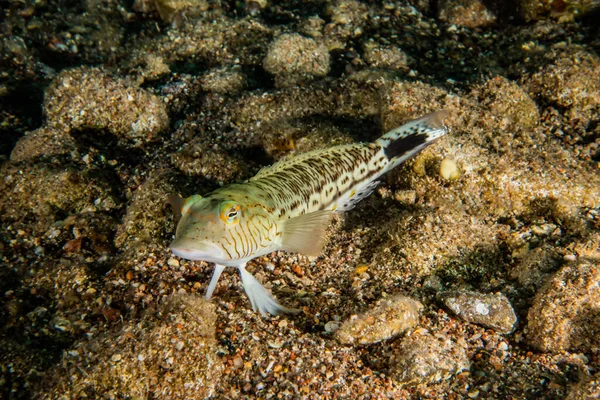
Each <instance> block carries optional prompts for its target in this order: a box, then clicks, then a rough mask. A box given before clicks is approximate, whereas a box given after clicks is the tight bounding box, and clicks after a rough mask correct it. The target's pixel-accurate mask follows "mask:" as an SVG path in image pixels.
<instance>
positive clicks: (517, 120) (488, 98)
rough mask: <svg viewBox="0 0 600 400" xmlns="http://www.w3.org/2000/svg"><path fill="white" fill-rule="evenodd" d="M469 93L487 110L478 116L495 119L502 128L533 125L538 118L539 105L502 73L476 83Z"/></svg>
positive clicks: (536, 122)
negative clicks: (478, 83)
mask: <svg viewBox="0 0 600 400" xmlns="http://www.w3.org/2000/svg"><path fill="white" fill-rule="evenodd" d="M471 96H472V97H474V98H475V99H476V101H477V105H478V106H479V107H480V108H481V110H482V111H486V114H483V115H481V117H482V118H485V119H488V120H490V121H494V123H495V125H496V126H497V129H498V130H499V131H501V132H506V131H512V130H516V129H533V128H535V126H536V125H537V124H538V121H539V119H540V113H539V111H538V108H537V106H536V104H535V102H534V101H533V99H532V98H531V97H530V96H529V95H528V94H527V92H526V91H525V90H523V89H522V88H521V87H520V86H519V85H518V84H517V83H516V82H514V81H510V80H508V79H506V78H504V77H502V76H495V77H493V78H489V79H487V80H486V81H485V82H484V83H482V84H480V85H477V86H476V87H475V88H474V89H473V90H472V91H471ZM488 113H489V114H488Z"/></svg>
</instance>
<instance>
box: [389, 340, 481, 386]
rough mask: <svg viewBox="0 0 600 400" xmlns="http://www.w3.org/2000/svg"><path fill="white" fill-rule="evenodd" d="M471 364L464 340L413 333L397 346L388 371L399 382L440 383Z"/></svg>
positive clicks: (466, 368)
mask: <svg viewBox="0 0 600 400" xmlns="http://www.w3.org/2000/svg"><path fill="white" fill-rule="evenodd" d="M470 367H471V365H470V363H469V358H468V357H467V352H466V343H465V342H464V340H459V341H456V342H455V341H454V340H453V339H451V338H450V337H449V336H446V335H444V334H438V335H435V336H434V335H432V334H430V333H427V332H415V333H413V334H412V335H410V336H407V337H406V338H404V339H403V340H402V342H401V343H400V346H399V347H398V348H397V349H396V351H395V353H394V355H393V357H392V360H391V366H390V370H391V371H390V372H391V374H392V375H393V377H394V379H395V380H396V381H398V382H399V383H403V384H418V383H424V382H425V383H430V382H439V381H441V380H444V379H448V378H450V377H452V376H453V375H454V374H456V373H458V372H460V371H464V370H468V369H469V368H470Z"/></svg>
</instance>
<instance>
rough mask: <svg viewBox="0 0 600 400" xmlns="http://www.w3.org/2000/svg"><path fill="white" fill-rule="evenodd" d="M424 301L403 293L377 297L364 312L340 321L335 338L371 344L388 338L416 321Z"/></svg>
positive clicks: (396, 334)
mask: <svg viewBox="0 0 600 400" xmlns="http://www.w3.org/2000/svg"><path fill="white" fill-rule="evenodd" d="M422 309H423V305H422V304H421V303H420V302H418V301H417V300H413V299H411V298H410V297H406V296H402V295H399V296H394V297H391V298H386V299H382V300H379V301H378V302H377V303H376V304H375V306H373V308H371V309H370V310H368V311H367V312H365V313H363V314H361V315H358V316H353V317H351V318H350V319H349V320H347V321H346V322H344V323H343V324H342V326H341V327H340V329H339V330H338V331H337V332H336V338H337V340H338V341H339V342H340V343H343V344H371V343H377V342H380V341H382V340H387V339H391V338H393V337H395V336H398V335H400V334H402V333H404V332H406V331H407V330H408V329H411V328H413V327H415V326H416V325H417V323H418V322H419V314H420V313H421V310H422Z"/></svg>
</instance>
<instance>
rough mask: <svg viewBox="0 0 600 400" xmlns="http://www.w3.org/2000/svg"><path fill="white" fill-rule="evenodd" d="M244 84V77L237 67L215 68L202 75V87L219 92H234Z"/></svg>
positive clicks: (242, 87)
mask: <svg viewBox="0 0 600 400" xmlns="http://www.w3.org/2000/svg"><path fill="white" fill-rule="evenodd" d="M245 86H246V77H245V76H244V74H243V73H242V71H241V70H240V69H239V68H234V69H232V68H215V69H211V70H209V71H208V72H206V73H205V74H204V75H203V76H202V89H203V90H205V91H207V92H213V93H219V94H235V93H238V92H240V91H241V90H243V89H244V87H245Z"/></svg>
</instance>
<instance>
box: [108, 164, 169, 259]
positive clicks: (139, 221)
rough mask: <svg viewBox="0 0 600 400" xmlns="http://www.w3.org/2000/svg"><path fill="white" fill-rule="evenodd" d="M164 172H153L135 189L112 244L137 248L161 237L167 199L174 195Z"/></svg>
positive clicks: (165, 222) (165, 216) (163, 235)
mask: <svg viewBox="0 0 600 400" xmlns="http://www.w3.org/2000/svg"><path fill="white" fill-rule="evenodd" d="M176 194H177V193H176V191H175V189H174V187H173V186H172V185H171V183H170V182H169V179H168V175H167V174H166V173H165V172H164V171H160V170H158V171H155V172H154V173H152V174H151V175H150V176H149V177H148V178H147V179H146V181H145V182H144V183H143V184H142V185H140V187H139V188H138V189H137V190H136V191H135V193H134V195H133V198H132V199H131V202H130V203H129V206H128V207H127V211H126V214H125V218H124V220H123V223H122V224H121V225H120V226H119V228H118V229H117V233H116V235H115V244H116V245H117V247H119V248H120V249H139V248H143V247H145V246H148V245H149V244H157V243H160V242H161V241H162V240H164V237H165V235H166V232H167V230H168V229H169V227H171V226H172V224H169V219H168V214H167V212H166V210H167V202H168V199H169V196H172V195H176Z"/></svg>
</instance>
